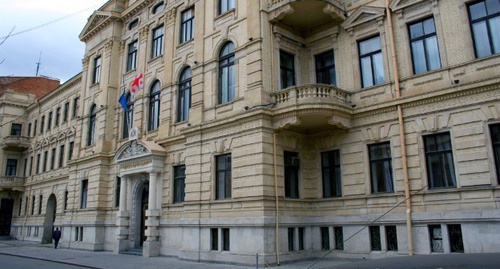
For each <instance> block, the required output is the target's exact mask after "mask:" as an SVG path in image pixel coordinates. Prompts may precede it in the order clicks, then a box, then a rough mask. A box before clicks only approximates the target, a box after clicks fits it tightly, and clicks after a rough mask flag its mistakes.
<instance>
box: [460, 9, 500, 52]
mask: <svg viewBox="0 0 500 269" xmlns="http://www.w3.org/2000/svg"><path fill="white" fill-rule="evenodd" d="M480 3H483V5H484V8H485V9H484V11H485V13H486V16H482V17H479V18H476V19H472V11H471V7H472V6H475V5H478V4H480ZM466 5H467V15H468V17H469V27H470V31H471V38H472V43H473V46H474V56H475V57H476V59H479V58H484V57H488V56H491V55H495V54H498V53H500V44H499V45H498V51H495V44H494V43H493V36H492V35H493V31H492V29H491V27H490V23H489V22H490V20H492V19H495V18H496V17H500V10H499V12H498V13H494V14H488V6H487V5H486V1H485V0H481V1H474V2H470V3H467V4H466ZM482 22H485V23H484V25H485V26H486V34H487V37H488V42H483V41H484V40H481V42H476V36H475V34H474V33H475V32H474V25H475V24H479V23H482ZM483 30H484V29H483ZM483 38H484V37H483ZM498 39H499V40H500V33H499V37H498ZM478 43H481V44H488V45H489V54H485V55H479V53H478V46H477V44H478Z"/></svg>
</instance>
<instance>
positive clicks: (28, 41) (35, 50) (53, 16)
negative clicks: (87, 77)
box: [0, 0, 106, 83]
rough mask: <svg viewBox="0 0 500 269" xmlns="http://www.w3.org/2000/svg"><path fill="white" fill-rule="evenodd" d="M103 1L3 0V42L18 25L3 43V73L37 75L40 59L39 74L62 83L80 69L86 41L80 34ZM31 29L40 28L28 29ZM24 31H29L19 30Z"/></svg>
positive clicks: (0, 9)
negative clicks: (81, 39) (82, 39)
mask: <svg viewBox="0 0 500 269" xmlns="http://www.w3.org/2000/svg"><path fill="white" fill-rule="evenodd" d="M104 3H106V0H0V43H2V41H3V40H4V37H5V36H7V35H8V34H9V32H10V31H11V30H12V29H13V28H14V27H15V28H14V31H13V32H12V35H11V36H10V37H9V38H7V39H6V40H5V42H4V43H3V44H1V45H0V63H1V64H0V76H35V75H36V71H37V63H38V62H40V63H41V64H40V68H39V71H38V75H41V76H47V77H51V78H56V79H59V80H60V81H61V83H63V82H65V81H66V80H68V79H70V78H72V77H73V76H75V75H76V74H78V73H79V72H81V71H82V58H83V55H84V53H85V44H84V43H83V42H81V41H80V39H79V38H78V36H79V35H80V33H81V31H82V30H83V27H85V24H86V23H87V19H88V18H89V17H90V16H91V15H92V13H93V12H94V10H96V9H98V8H99V7H101V6H102V5H103V4H104ZM75 13H76V14H75ZM55 20H57V21H55ZM53 21H55V22H53ZM47 23H49V24H48V25H46V26H43V25H44V24H47ZM32 28H37V29H33V30H29V29H32ZM25 30H29V31H26V32H24V33H19V32H23V31H25ZM16 33H19V34H16ZM40 54H41V57H40ZM39 60H40V61H39Z"/></svg>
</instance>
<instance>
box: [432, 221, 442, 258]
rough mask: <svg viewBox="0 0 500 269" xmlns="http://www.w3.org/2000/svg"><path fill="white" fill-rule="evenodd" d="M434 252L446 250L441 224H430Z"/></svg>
mask: <svg viewBox="0 0 500 269" xmlns="http://www.w3.org/2000/svg"><path fill="white" fill-rule="evenodd" d="M429 235H430V239H431V251H432V252H444V249H443V233H442V231H441V225H429Z"/></svg>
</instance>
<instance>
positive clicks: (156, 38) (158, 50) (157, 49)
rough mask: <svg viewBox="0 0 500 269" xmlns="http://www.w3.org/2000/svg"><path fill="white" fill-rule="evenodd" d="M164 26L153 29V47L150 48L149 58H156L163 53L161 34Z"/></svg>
mask: <svg viewBox="0 0 500 269" xmlns="http://www.w3.org/2000/svg"><path fill="white" fill-rule="evenodd" d="M164 32H165V28H164V27H163V25H162V26H160V27H157V28H155V29H154V30H153V43H152V45H153V47H152V48H151V58H156V57H158V56H160V55H162V54H163V34H164Z"/></svg>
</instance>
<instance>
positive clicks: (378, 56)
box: [358, 36, 384, 88]
mask: <svg viewBox="0 0 500 269" xmlns="http://www.w3.org/2000/svg"><path fill="white" fill-rule="evenodd" d="M358 45H359V61H360V63H361V80H362V83H363V88H365V87H370V86H373V85H377V84H381V83H383V82H384V65H383V62H382V49H381V46H380V36H376V37H372V38H370V39H366V40H363V41H360V42H359V44H358Z"/></svg>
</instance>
